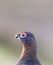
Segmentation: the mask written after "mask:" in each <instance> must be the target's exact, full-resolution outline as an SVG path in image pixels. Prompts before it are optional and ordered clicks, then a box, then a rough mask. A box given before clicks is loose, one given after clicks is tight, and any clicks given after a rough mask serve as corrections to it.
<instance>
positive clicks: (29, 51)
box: [20, 44, 37, 61]
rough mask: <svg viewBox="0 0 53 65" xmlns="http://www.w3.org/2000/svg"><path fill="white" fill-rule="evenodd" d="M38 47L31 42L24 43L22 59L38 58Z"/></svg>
mask: <svg viewBox="0 0 53 65" xmlns="http://www.w3.org/2000/svg"><path fill="white" fill-rule="evenodd" d="M36 48H37V47H36V46H35V44H29V45H24V44H23V49H22V53H21V56H20V59H22V60H24V59H25V60H30V61H34V60H36V59H37V56H36V52H37V49H36Z"/></svg>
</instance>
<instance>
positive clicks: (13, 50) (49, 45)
mask: <svg viewBox="0 0 53 65" xmlns="http://www.w3.org/2000/svg"><path fill="white" fill-rule="evenodd" d="M20 31H30V32H32V33H34V35H35V37H36V41H37V46H38V56H39V58H40V61H41V63H42V65H53V0H0V65H16V62H17V60H18V58H19V56H20V53H21V49H22V44H21V42H20V41H19V40H17V39H15V34H17V33H19V32H20Z"/></svg>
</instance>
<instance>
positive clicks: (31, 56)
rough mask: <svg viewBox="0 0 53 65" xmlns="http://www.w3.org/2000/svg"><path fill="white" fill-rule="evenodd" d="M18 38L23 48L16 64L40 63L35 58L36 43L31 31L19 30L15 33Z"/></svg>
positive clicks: (35, 64)
mask: <svg viewBox="0 0 53 65" xmlns="http://www.w3.org/2000/svg"><path fill="white" fill-rule="evenodd" d="M16 38H20V40H21V42H22V45H23V48H22V53H21V56H20V59H19V61H18V63H17V65H41V64H40V62H39V60H38V58H37V45H36V40H35V37H34V35H33V34H32V33H31V32H21V33H19V34H17V35H16Z"/></svg>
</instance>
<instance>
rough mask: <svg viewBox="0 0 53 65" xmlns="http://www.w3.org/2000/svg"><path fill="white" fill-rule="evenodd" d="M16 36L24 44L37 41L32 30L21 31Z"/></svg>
mask: <svg viewBox="0 0 53 65" xmlns="http://www.w3.org/2000/svg"><path fill="white" fill-rule="evenodd" d="M15 37H16V38H18V39H20V40H21V42H22V43H23V44H30V43H33V42H34V41H35V37H34V35H33V34H32V33H31V32H20V33H19V34H17V35H16V36H15Z"/></svg>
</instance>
